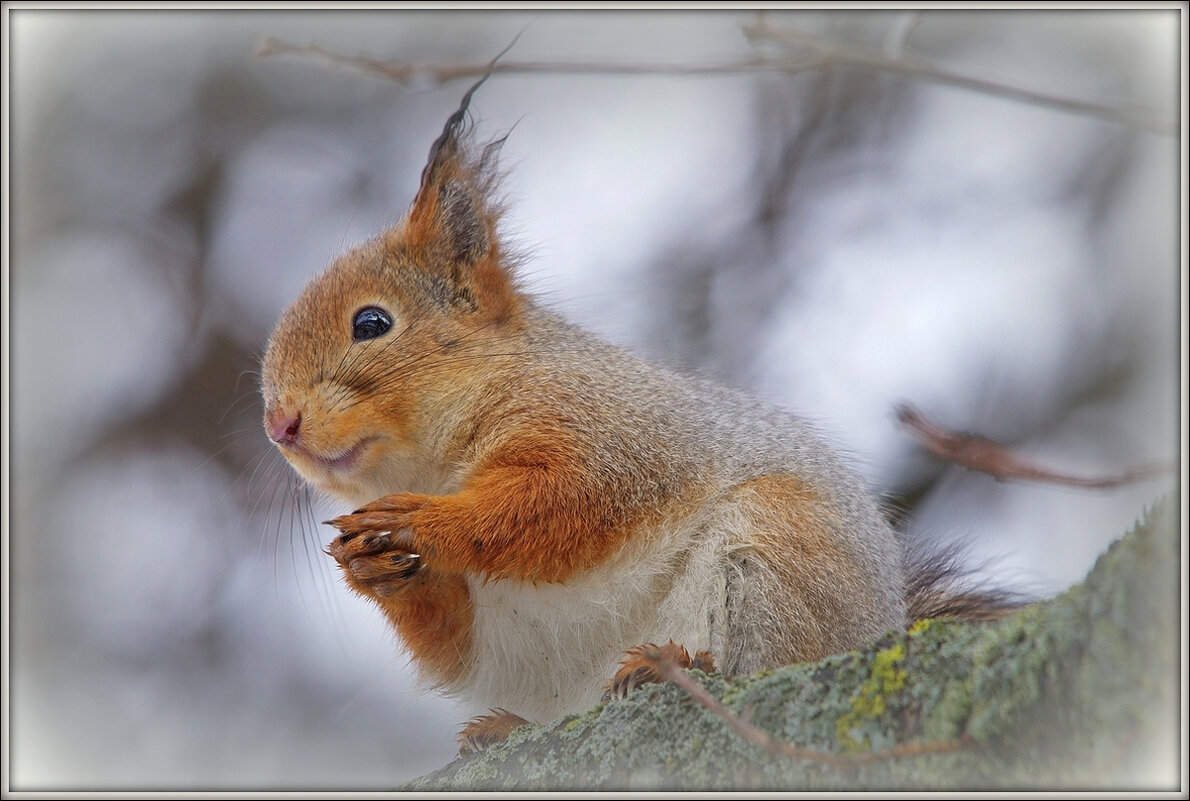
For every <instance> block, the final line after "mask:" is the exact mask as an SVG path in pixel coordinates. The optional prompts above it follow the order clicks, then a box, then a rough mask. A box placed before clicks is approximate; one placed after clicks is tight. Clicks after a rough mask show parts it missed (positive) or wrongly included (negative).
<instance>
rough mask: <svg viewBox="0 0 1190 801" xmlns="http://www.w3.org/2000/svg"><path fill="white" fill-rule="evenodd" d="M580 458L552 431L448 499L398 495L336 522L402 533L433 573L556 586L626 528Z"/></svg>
mask: <svg viewBox="0 0 1190 801" xmlns="http://www.w3.org/2000/svg"><path fill="white" fill-rule="evenodd" d="M578 453H579V446H578V444H577V443H576V442H575V440H574V438H573V437H572V436H569V435H567V434H566V433H564V432H563V431H561V430H560V429H559V430H556V431H554V432H553V433H552V434H550V435H533V436H529V435H522V436H520V437H518V438H516V439H514V440H512V441H510V442H507V443H505V444H504V445H503V447H501V448H499V449H497V450H496V451H495V452H494V453H493V454H492V455H491V456H490V457H488V458H487V459H486V460H484V462H483V463H482V464H481V466H480V467H479V468H478V469H477V470H476V472H475V474H474V476H473V477H472V478H471V480H470V481H468V482H467V483H466V484H465V485H464V487H463V488H462V490H460V491H459V492H458V493H455V494H454V495H440V496H428V495H413V494H402V493H398V494H395V495H391V496H387V497H385V498H382V499H380V500H379V501H377V502H376V503H374V504H368V505H367V506H365V507H363V509H362V510H360V511H359V512H357V513H355V514H352V515H344V516H343V517H340V518H336V520H335V521H334V524H335V525H336V526H337V527H338V528H339V529H340V530H341V531H344V532H351V533H355V532H365V531H400V532H401V533H400V535H399V537H400V538H401V541H402V543H403V545H402V547H404V548H407V549H408V550H411V551H413V552H415V553H418V554H420V555H421V557H422V558H423V560H424V563H425V564H426V565H427V566H432V567H433V568H434V569H435V570H438V571H446V572H471V573H476V574H478V575H480V576H483V577H484V578H486V579H517V580H522V581H544V582H563V581H566V579H567V578H569V577H571V576H573V575H574V574H576V573H578V572H580V571H582V570H585V569H587V568H589V567H592V566H594V565H597V564H599V563H601V562H602V561H604V559H606V558H607V556H608V555H610V554H611V553H612V552H613V551H615V550H616V549H617V548H618V547H620V546H621V545H622V544H623V543H624V542H625V541H626V540H627V539H628V538H629V536H630V534H631V531H632V530H633V527H632V526H631V525H630V524H629V523H630V520H629V518H630V515H631V512H630V510H626V509H623V508H622V507H620V506H619V505H617V504H616V503H615V499H614V498H601V497H600V496H599V495H598V493H596V492H595V491H594V489H593V488H592V486H591V485H590V483H589V481H588V480H587V479H586V477H585V476H584V474H583V473H582V472H581V469H580V467H579V464H580V460H579V459H578V458H577V455H578ZM402 530H403V531H402Z"/></svg>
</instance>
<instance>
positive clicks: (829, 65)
mask: <svg viewBox="0 0 1190 801" xmlns="http://www.w3.org/2000/svg"><path fill="white" fill-rule="evenodd" d="M919 21H920V17H919V15H916V16H909V17H906V18H905V19H904V20H903V22H902V24H900V25H898V26H896V27H894V29H893V30H892V31H890V35H889V37H888V39H887V41H886V43H885V48H884V49H883V50H877V49H873V48H869V47H865V46H863V45H859V44H856V43H845V42H837V41H831V40H828V39H825V38H822V37H820V36H817V35H814V34H811V33H807V32H805V31H801V30H798V29H796V28H782V29H777V28H774V27H772V26H770V25H769V23H768V22H767V21H766V20H765V19H764V17H763V16H761V17H759V18H758V19H757V20H756V21H755V22H752V23H749V24H748V25H746V26H744V34H745V35H746V36H747V37H748V39H749V40H751V41H752V42H753V43H758V42H765V41H767V42H772V43H775V44H778V45H780V47H781V52H780V53H777V54H775V55H768V54H759V53H758V54H756V55H754V56H751V57H749V58H743V59H737V60H731V61H719V62H708V63H703V64H642V63H636V64H626V63H612V62H574V61H502V62H499V63H496V64H491V63H490V62H484V63H475V64H415V63H410V62H402V61H396V60H390V61H383V60H380V59H376V58H370V57H368V56H345V55H342V54H340V53H334V52H332V51H330V50H327V49H325V48H323V47H321V46H319V45H316V44H312V43H311V44H304V45H296V44H290V43H288V42H283V41H281V40H279V39H275V38H273V37H268V38H266V39H264V40H263V41H262V42H261V43H260V44H259V45H258V47H257V51H256V54H257V55H258V56H260V57H267V56H276V55H283V54H293V55H300V56H309V57H314V58H319V59H322V60H324V61H327V62H330V63H331V64H335V65H338V66H342V67H350V68H352V69H358V70H361V71H363V72H366V73H370V74H373V75H378V76H381V77H383V78H387V79H389V80H393V81H396V82H398V83H400V84H402V85H405V86H410V85H419V86H438V85H441V84H443V83H446V82H448V81H451V80H454V79H456V78H465V77H478V76H480V75H485V74H487V73H488V72H501V73H531V74H535V73H568V74H609V75H644V74H651V75H724V74H731V73H750V72H761V71H771V72H784V73H786V74H789V75H795V74H797V73H800V72H807V71H812V70H825V69H859V70H871V71H877V72H890V73H896V74H899V75H905V76H907V77H910V78H914V79H916V80H921V81H927V82H931V83H938V84H943V85H946V86H953V87H956V88H960V89H967V90H971V91H975V92H980V93H983V94H988V95H994V96H997V97H1004V98H1008V99H1011V100H1017V101H1020V102H1024V103H1031V104H1033V105H1039V106H1045V107H1048V108H1054V109H1060V110H1063V111H1069V112H1073V113H1076V114H1083V115H1086V116H1091V117H1096V118H1099V119H1103V120H1109V121H1113V122H1118V123H1121V124H1123V125H1127V126H1129V127H1132V128H1137V129H1139V130H1143V131H1149V132H1152V133H1161V134H1167V135H1173V134H1176V133H1177V131H1178V123H1177V121H1176V120H1175V119H1173V118H1172V117H1170V116H1168V115H1165V114H1162V113H1160V112H1159V111H1157V110H1156V109H1153V108H1151V107H1148V106H1139V105H1134V104H1125V103H1099V102H1094V101H1089V100H1079V99H1077V98H1071V97H1065V96H1063V95H1056V94H1049V93H1046V92H1039V91H1036V90H1033V89H1028V88H1026V87H1021V86H1014V85H1011V84H1006V83H1000V82H996V81H989V80H984V79H982V78H973V77H970V76H967V75H961V74H959V73H955V72H951V71H949V70H945V69H942V68H940V67H936V66H933V65H931V64H929V63H928V62H925V61H922V60H920V59H918V58H915V57H914V56H912V54H910V53H909V52H907V40H908V37H909V34H910V33H911V32H912V31H913V29H914V28H915V27H916V25H917V23H918V22H919Z"/></svg>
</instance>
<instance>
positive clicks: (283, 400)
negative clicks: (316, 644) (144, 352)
mask: <svg viewBox="0 0 1190 801" xmlns="http://www.w3.org/2000/svg"><path fill="white" fill-rule="evenodd" d="M482 83H483V80H480V81H479V82H478V83H476V84H475V85H474V86H472V87H471V89H470V90H469V91H468V92H467V94H466V95H465V96H464V97H463V101H462V103H461V104H460V106H459V108H458V110H457V111H455V112H454V114H452V115H451V116H450V119H448V120H447V123H446V126H445V128H444V130H443V131H442V135H441V136H439V137H438V139H437V141H435V142H434V145H433V147H432V148H431V149H430V157H429V161H428V163H427V164H426V166H425V169H424V170H423V171H422V176H421V184H420V187H419V189H418V192H417V197H416V199H415V200H414V202H413V204H412V206H411V207H410V209H409V212H408V214H407V215H406V217H405V219H404V220H402V221H401V222H400V223H398V224H397V225H396V226H394V227H393V228H391V229H390V230H387V231H385V232H384V233H382V234H381V235H380V236H378V237H376V238H375V239H373V240H371V241H370V242H367V243H366V244H364V245H362V246H360V247H358V248H356V249H355V250H352V251H350V252H348V253H347V254H345V255H344V256H342V257H340V258H339V259H337V260H336V261H335V262H334V263H333V264H332V265H331V266H330V267H329V268H328V269H327V270H326V272H324V273H323V274H322V275H320V276H318V277H317V278H315V279H314V280H313V281H311V282H310V284H309V285H307V286H306V288H305V289H304V290H303V292H302V294H301V296H299V297H298V299H297V301H295V302H294V304H293V305H292V306H291V307H290V308H289V309H288V310H287V311H286V312H285V313H284V314H283V315H282V316H281V319H280V321H279V322H278V324H277V327H276V330H275V331H274V332H273V335H272V337H271V338H270V340H269V344H268V349H267V352H266V354H265V357H264V363H263V367H262V372H261V378H262V382H261V391H262V394H263V396H264V406H265V415H264V425H265V430H266V432H267V433H268V435H269V438H270V439H272V440H273V442H275V443H276V444H277V447H278V448H279V449H280V450H281V452H282V453H283V454H284V455H285V457H286V458H287V459H288V460H289V461H290V463H291V464H293V466H294V467H295V468H297V470H298V472H300V473H301V474H302V475H303V476H304V477H305V478H306V479H307V480H308V481H310V482H311V483H313V484H314V485H316V486H318V487H319V488H321V489H323V490H326V491H328V492H330V493H332V494H334V495H337V496H340V497H343V498H346V499H349V500H356V499H359V498H362V499H363V500H371V499H373V498H375V497H377V496H379V495H382V494H385V493H386V492H392V491H394V487H398V486H402V485H405V487H406V488H409V489H412V487H410V486H408V483H407V481H405V480H403V479H406V478H408V477H409V476H412V475H413V474H414V473H415V472H417V473H420V474H424V473H426V472H427V470H429V466H428V465H426V464H420V465H419V464H417V462H418V461H419V459H420V460H424V451H425V442H424V440H425V438H426V437H427V436H430V437H431V438H432V437H434V436H438V437H439V438H441V436H443V435H444V432H445V431H446V429H447V427H449V426H450V421H449V420H448V419H444V416H445V417H449V409H448V407H449V406H451V404H449V403H446V402H445V400H446V399H448V398H449V397H450V396H451V395H452V393H457V392H458V391H460V389H461V388H463V387H465V386H467V385H468V383H469V380H471V379H473V378H475V377H476V376H478V375H479V370H480V369H481V368H482V366H483V363H484V358H483V354H484V353H485V352H489V353H490V352H492V351H493V350H494V348H493V347H492V343H494V342H498V341H499V340H500V338H501V337H502V336H504V335H506V334H507V333H508V332H510V331H514V330H516V328H517V326H518V322H519V312H520V308H521V304H522V302H523V301H522V300H521V298H520V296H519V295H518V293H517V292H516V290H515V288H514V286H513V277H512V262H513V259H512V257H511V256H510V255H509V253H508V252H507V250H506V248H505V247H504V246H503V245H502V243H501V241H500V238H499V236H498V233H497V224H498V222H499V217H500V212H501V207H500V204H499V202H498V201H497V199H496V197H495V193H496V190H497V183H498V173H497V170H496V159H497V156H498V153H499V149H500V145H501V144H502V143H503V139H500V140H497V141H496V142H493V143H491V144H489V145H487V146H486V147H476V146H474V145H473V143H472V139H473V136H472V133H471V131H470V130H469V126H468V122H467V107H468V105H469V103H470V100H471V96H472V94H473V93H474V92H475V90H476V89H477V88H478V87H479V85H480V84H482ZM454 405H456V406H457V404H454ZM430 472H432V470H431V471H430Z"/></svg>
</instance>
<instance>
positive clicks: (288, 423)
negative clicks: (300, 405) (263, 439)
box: [264, 406, 302, 445]
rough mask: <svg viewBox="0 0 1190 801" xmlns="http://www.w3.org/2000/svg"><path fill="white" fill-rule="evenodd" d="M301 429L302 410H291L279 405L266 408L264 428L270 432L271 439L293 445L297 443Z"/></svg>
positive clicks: (281, 443) (282, 443) (278, 442)
mask: <svg viewBox="0 0 1190 801" xmlns="http://www.w3.org/2000/svg"><path fill="white" fill-rule="evenodd" d="M301 429H302V413H301V411H300V410H299V411H294V412H291V411H289V410H288V409H282V408H281V407H279V406H273V407H270V408H268V409H266V410H265V413H264V430H265V431H266V432H267V433H268V435H269V439H271V440H272V441H273V442H275V443H277V444H278V445H293V444H295V443H297V440H298V435H299V434H300V433H301Z"/></svg>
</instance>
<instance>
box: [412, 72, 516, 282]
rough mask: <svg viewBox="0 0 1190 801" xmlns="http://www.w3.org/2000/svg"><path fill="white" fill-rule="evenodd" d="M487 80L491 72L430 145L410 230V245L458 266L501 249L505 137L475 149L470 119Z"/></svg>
mask: <svg viewBox="0 0 1190 801" xmlns="http://www.w3.org/2000/svg"><path fill="white" fill-rule="evenodd" d="M489 74H490V73H489ZM487 79H488V76H487V75H485V76H484V77H483V78H481V79H480V80H479V81H477V82H476V83H475V84H474V85H473V86H472V87H471V88H470V89H468V90H467V94H465V95H463V100H462V102H461V103H460V104H459V108H458V109H457V110H456V111H455V112H454V113H453V114H451V115H450V118H449V119H447V121H446V126H445V127H444V128H443V130H442V134H441V135H440V136H439V137H438V139H437V140H436V141H435V142H434V145H433V146H432V147H431V148H430V158H429V161H428V162H427V163H426V166H425V168H424V169H423V170H422V174H421V186H420V187H419V188H418V191H417V197H416V198H415V199H414V201H413V206H412V207H411V208H410V210H409V216H408V219H407V221H406V225H405V229H404V234H405V237H406V241H407V243H408V244H409V245H410V246H412V247H414V248H424V249H425V250H426V252H428V253H432V254H433V255H434V256H435V257H436V258H437V259H443V260H445V261H446V262H447V263H448V264H450V265H451V266H454V267H459V266H466V265H471V264H474V263H476V262H478V261H480V260H483V259H485V258H486V257H490V256H493V255H495V251H496V249H497V247H498V242H497V241H496V223H497V220H498V218H499V216H500V208H499V204H498V203H497V202H496V200H495V199H494V198H493V196H492V195H493V194H494V192H495V189H496V183H497V177H498V176H497V172H496V160H497V156H498V155H499V150H500V146H501V145H502V144H503V143H504V140H503V139H499V140H497V141H495V142H493V143H491V144H489V145H487V146H486V147H484V148H482V149H480V150H479V151H478V152H475V151H474V150H473V149H472V147H471V146H470V145H471V141H470V140H471V131H470V127H469V126H468V119H467V108H468V106H469V105H470V104H471V97H472V95H474V94H475V90H476V89H478V88H479V87H480V86H481V85H482V84H483V82H484V81H486V80H487Z"/></svg>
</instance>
